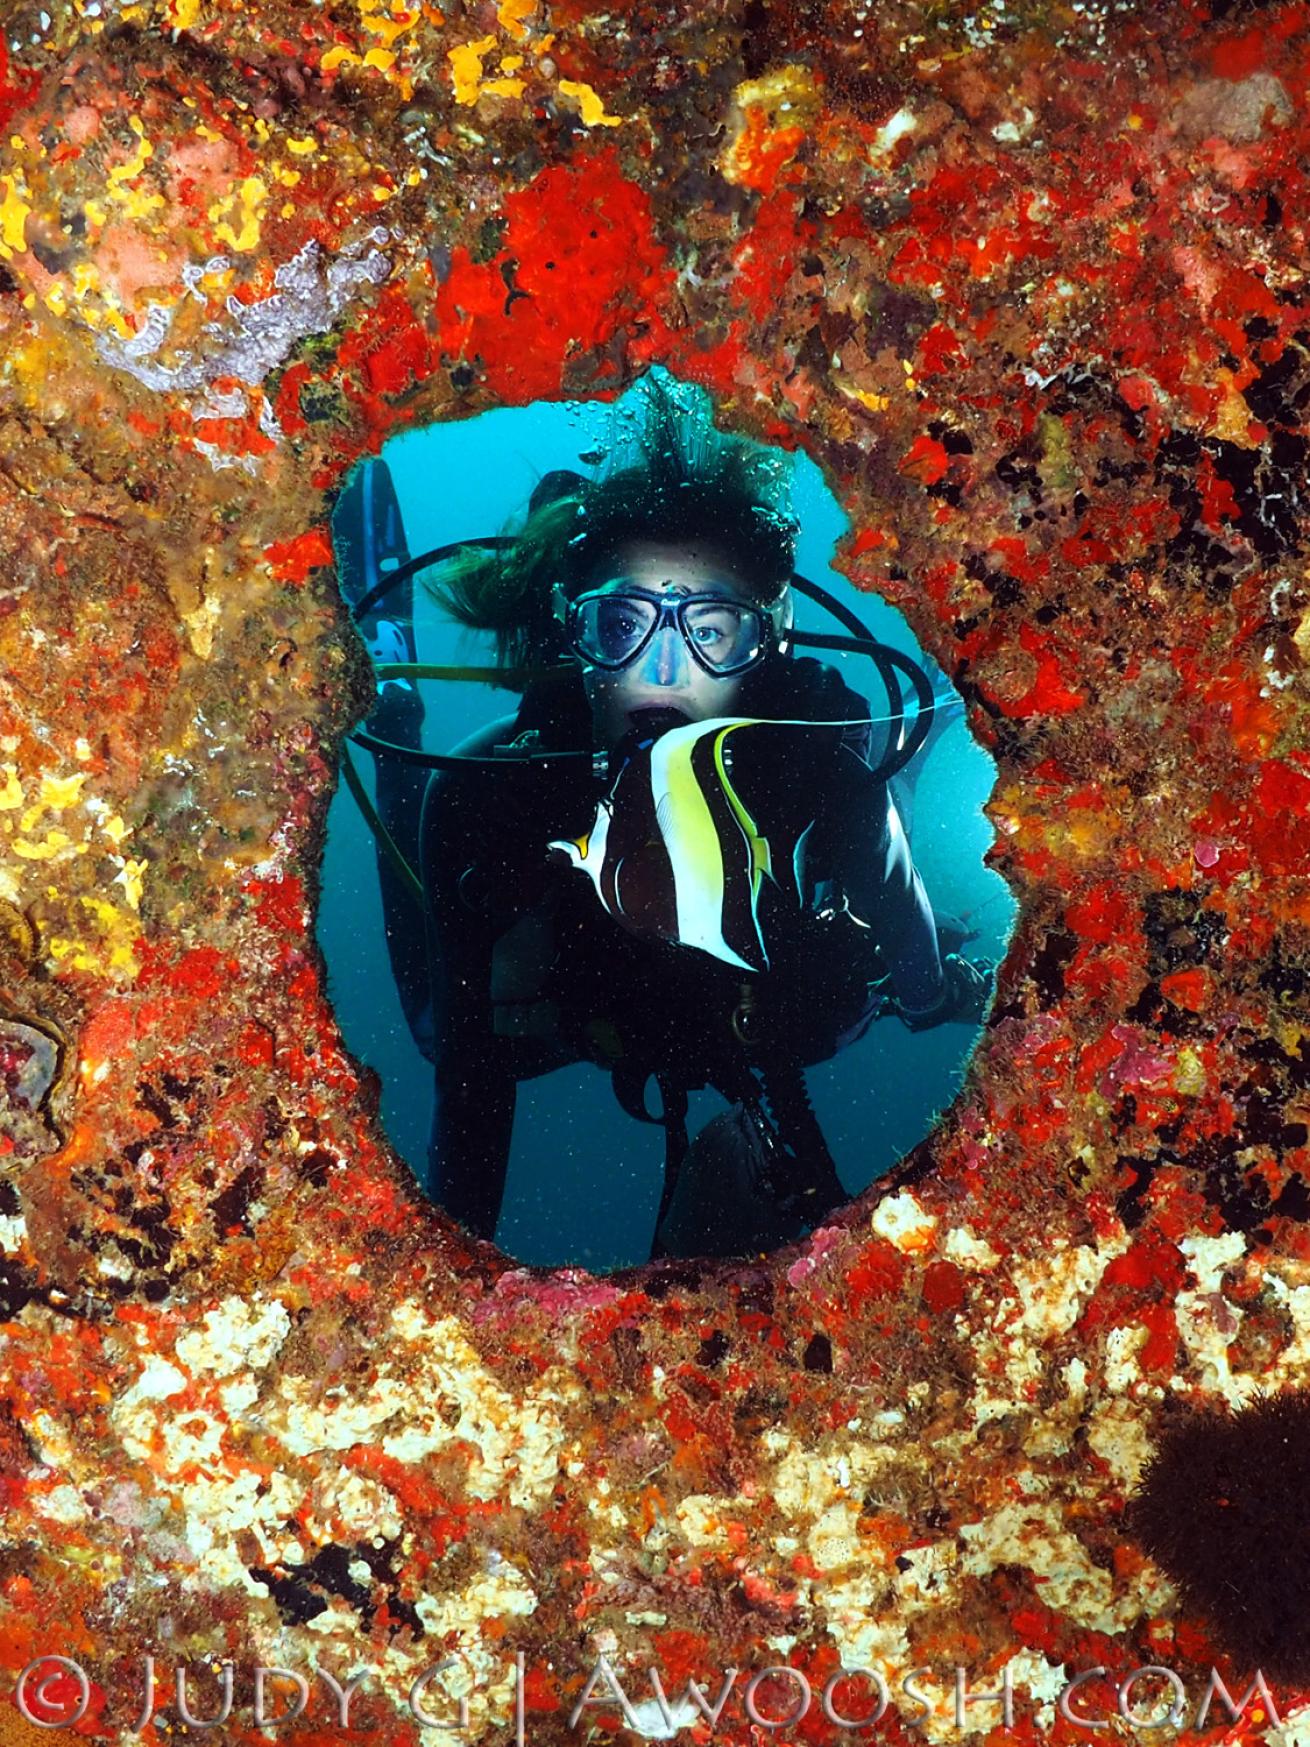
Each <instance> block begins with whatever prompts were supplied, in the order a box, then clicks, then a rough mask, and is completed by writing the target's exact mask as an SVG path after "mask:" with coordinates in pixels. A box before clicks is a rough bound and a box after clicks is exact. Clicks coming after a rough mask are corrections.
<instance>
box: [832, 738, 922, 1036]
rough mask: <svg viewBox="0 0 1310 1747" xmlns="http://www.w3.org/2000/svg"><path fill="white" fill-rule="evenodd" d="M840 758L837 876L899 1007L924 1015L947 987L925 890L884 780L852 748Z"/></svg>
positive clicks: (846, 749) (835, 833) (834, 834)
mask: <svg viewBox="0 0 1310 1747" xmlns="http://www.w3.org/2000/svg"><path fill="white" fill-rule="evenodd" d="M837 758H838V763H837V780H836V793H835V795H834V797H833V799H834V802H835V812H836V820H837V821H839V823H837V825H836V829H835V831H834V833H833V836H834V839H835V841H834V843H833V850H834V852H835V853H834V862H835V866H834V873H835V876H836V879H837V883H838V885H839V886H840V887H841V889H842V891H843V892H844V894H845V897H846V907H847V909H848V910H849V911H850V913H851V915H852V916H853V917H854V918H855V919H856V921H857V922H860V923H862V924H863V925H864V926H865V927H866V928H868V929H870V930H871V932H872V934H873V937H874V939H875V940H876V942H877V944H878V947H879V949H880V951H881V953H882V956H883V959H884V960H885V962H886V964H887V968H888V971H889V972H890V975H891V981H892V987H893V989H894V990H895V993H896V999H897V1001H898V1003H899V1005H900V1006H901V1008H902V1010H903V1011H904V1012H905V1013H906V1014H907V1015H910V1014H925V1015H926V1014H928V1013H931V1012H933V1011H934V1010H935V1008H936V1007H937V1005H938V1004H939V1003H940V1001H941V998H942V996H943V994H944V992H945V989H946V982H945V977H944V975H943V971H942V962H941V956H940V954H939V952H938V950H937V924H936V922H935V921H934V919H933V913H932V906H931V905H930V904H929V902H928V894H927V893H926V891H925V890H924V886H923V881H922V879H921V878H920V877H919V874H918V872H917V870H916V869H915V866H914V861H913V858H912V857H911V855H910V845H909V841H908V839H907V838H906V835H905V831H904V828H903V827H902V825H901V821H900V816H899V814H898V813H897V811H896V808H895V806H894V805H893V803H892V800H891V797H890V795H889V794H888V792H887V787H886V785H885V784H884V783H881V782H878V781H877V780H876V779H875V778H874V775H873V772H872V771H871V770H870V769H869V767H868V765H867V764H865V763H864V761H863V759H861V758H859V757H858V756H857V755H856V754H855V753H854V752H852V751H850V749H849V748H847V747H842V748H841V750H840V751H839V753H838V755H837Z"/></svg>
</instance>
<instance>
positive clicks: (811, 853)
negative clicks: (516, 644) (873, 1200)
mask: <svg viewBox="0 0 1310 1747" xmlns="http://www.w3.org/2000/svg"><path fill="white" fill-rule="evenodd" d="M733 713H734V714H740V715H744V716H761V717H767V718H771V719H774V720H800V721H808V722H824V721H827V722H832V721H849V720H851V719H852V718H859V717H867V716H868V714H869V710H868V706H867V703H866V702H865V700H864V699H863V698H860V697H858V696H857V695H856V694H855V693H853V692H852V691H851V690H850V689H849V688H848V687H847V686H846V685H845V684H844V683H843V681H842V680H841V678H840V677H839V675H838V674H837V673H836V672H835V671H834V670H833V669H832V668H830V667H826V666H824V665H822V664H821V663H819V662H817V661H814V660H810V659H807V658H801V659H796V658H775V659H773V660H772V661H769V662H766V663H765V664H764V665H763V666H762V667H761V668H759V669H757V670H756V671H755V672H753V673H751V674H749V675H748V676H747V677H746V679H745V680H744V681H743V683H742V687H741V690H740V691H739V693H738V695H737V697H736V699H735V702H734V708H733ZM525 737H527V738H526V740H525ZM493 739H495V740H498V741H499V742H501V743H507V742H509V741H515V742H519V743H522V744H530V745H531V746H532V747H533V748H534V749H536V750H542V751H545V750H552V749H577V748H586V747H588V746H590V744H591V719H590V713H589V709H588V705H587V702H586V699H585V696H584V694H583V691H582V686H581V681H580V678H579V677H578V676H577V675H576V674H572V673H570V674H569V675H568V676H567V677H566V678H564V679H562V680H561V681H559V682H553V683H551V684H541V685H538V686H535V687H533V688H530V689H529V691H528V692H527V693H526V694H525V696H524V698H523V702H522V705H521V707H520V710H519V712H518V715H517V717H516V718H515V720H514V722H513V725H512V726H510V727H508V728H507V729H502V731H501V733H500V734H498V735H491V736H485V735H484V736H482V737H480V740H481V744H474V743H470V744H469V745H468V746H467V747H466V750H469V751H474V750H476V751H479V752H485V751H487V750H489V745H490V741H491V740H493ZM868 741H869V736H868V731H867V729H860V728H852V729H848V730H847V731H846V732H845V734H844V736H842V743H841V744H839V745H838V744H836V743H835V737H829V743H828V748H827V753H826V756H825V759H824V762H823V764H822V767H821V769H820V771H819V774H818V775H817V776H816V775H815V774H814V773H813V772H810V773H807V774H803V775H802V774H797V773H795V772H793V773H792V774H791V775H784V776H782V777H781V778H780V781H782V782H788V783H792V784H793V785H794V786H799V785H800V784H802V783H804V784H807V785H808V786H809V787H810V788H811V789H813V790H814V791H815V792H813V793H812V794H809V795H808V796H807V801H806V804H807V806H810V805H812V811H813V817H814V828H813V830H812V832H811V834H810V837H809V838H808V839H807V841H806V847H805V880H804V888H805V895H806V902H805V903H804V905H803V906H802V907H801V908H799V909H798V908H797V907H796V905H795V904H794V902H793V904H792V905H791V908H790V911H788V910H787V909H786V907H782V908H778V907H776V906H775V909H774V911H773V912H771V915H770V921H769V926H768V928H767V930H766V941H767V943H768V947H769V957H770V969H769V970H768V971H767V972H764V973H761V974H759V975H757V976H752V977H745V976H743V974H742V973H741V972H740V971H739V970H734V969H733V968H732V967H731V966H729V965H727V964H725V963H723V962H721V961H719V960H717V959H714V958H712V957H710V956H709V955H708V954H707V953H704V952H701V951H698V950H696V949H694V948H688V947H684V946H679V945H674V944H669V943H667V942H663V941H659V940H648V939H644V938H639V937H638V936H636V935H634V934H632V933H629V932H627V931H626V930H625V929H623V928H622V927H620V926H619V925H618V923H616V922H615V921H614V920H613V919H612V918H611V917H610V916H609V915H608V914H607V912H606V911H605V910H604V909H603V907H602V905H601V903H600V902H599V899H598V897H597V893H596V890H595V888H594V886H593V885H592V883H591V881H590V879H588V878H587V877H586V876H585V875H584V874H581V873H579V872H577V871H576V870H574V869H572V868H569V867H567V866H565V865H563V863H562V861H561V860H560V859H559V858H558V857H551V856H550V855H548V853H547V850H546V845H547V844H548V843H549V842H550V841H551V840H553V839H566V838H577V837H580V836H581V835H582V834H583V833H585V832H586V831H588V830H589V828H590V827H591V825H592V822H593V820H594V817H595V812H596V805H597V799H598V796H599V794H600V792H601V787H602V785H601V783H600V782H599V781H598V779H597V777H596V776H595V775H594V773H593V771H592V767H591V763H590V761H589V760H587V759H579V760H576V761H573V762H570V763H560V764H555V765H550V766H541V765H538V766H530V765H524V764H521V763H520V764H515V763H513V762H511V761H506V763H505V765H504V767H503V768H500V769H497V770H495V771H487V770H485V769H479V768H477V767H470V769H469V770H468V771H467V772H465V771H459V772H454V773H446V772H442V773H440V774H438V775H437V776H435V777H433V778H432V780H431V781H430V782H429V784H428V786H427V791H426V796H425V799H424V803H423V811H422V823H421V851H420V862H421V871H422V878H423V885H424V890H425V895H426V913H427V924H428V927H427V947H428V954H427V957H428V972H429V977H430V991H431V1006H430V1009H429V1013H428V1014H427V1015H425V1013H424V1011H423V1009H424V1007H425V1006H426V1005H427V1004H426V1003H425V1002H423V1000H422V981H423V979H422V977H421V974H420V973H419V971H418V970H417V969H416V966H415V963H414V959H413V954H412V953H406V951H405V950H404V948H403V945H402V943H401V941H400V939H399V935H400V932H401V931H399V930H398V929H396V928H395V927H389V930H388V932H389V938H390V941H391V945H392V952H393V961H394V962H395V963H396V968H397V977H398V982H399V984H400V987H401V994H402V999H403V1000H404V1001H405V1006H406V1011H407V1015H408V1017H409V1019H410V1023H411V1026H412V1028H413V1029H414V1032H415V1036H416V1039H417V1040H418V1041H419V1044H420V1047H421V1048H424V1049H425V1052H426V1053H429V1054H430V1056H431V1057H432V1059H433V1060H434V1063H435V1070H436V1094H437V1101H436V1113H435V1118H434V1122H433V1130H432V1144H431V1151H430V1164H431V1180H430V1183H429V1190H430V1192H431V1193H432V1195H433V1197H434V1199H435V1200H437V1201H438V1202H439V1203H440V1204H441V1205H442V1206H443V1207H445V1208H446V1210H447V1211H448V1212H449V1213H451V1214H452V1215H453V1216H454V1217H455V1218H457V1219H458V1220H460V1221H461V1223H463V1224H464V1225H465V1226H466V1228H467V1229H468V1230H470V1231H472V1232H474V1233H476V1234H478V1235H481V1236H484V1237H488V1238H490V1237H493V1236H494V1234H495V1228H496V1222H497V1219H498V1216H499V1212H500V1206H501V1201H502V1198H503V1195H504V1186H505V1173H506V1168H507V1165H508V1160H509V1151H510V1138H511V1133H512V1128H513V1122H514V1105H515V1093H516V1087H517V1084H518V1082H519V1081H520V1080H522V1079H528V1078H532V1077H534V1076H536V1075H538V1074H543V1073H548V1072H551V1071H553V1070H554V1069H555V1068H558V1067H563V1066H565V1065H566V1064H568V1063H569V1062H573V1061H578V1060H590V1061H594V1062H597V1063H598V1064H600V1065H601V1066H603V1067H604V1068H606V1069H607V1070H609V1071H611V1072H612V1073H614V1075H615V1086H616V1090H618V1089H621V1088H622V1087H625V1086H626V1088H627V1091H628V1098H629V1108H633V1106H634V1104H635V1102H636V1101H637V1100H642V1101H643V1102H644V1099H643V1097H642V1087H643V1086H644V1085H645V1082H646V1080H647V1079H648V1078H649V1077H650V1076H651V1075H657V1076H660V1083H661V1086H662V1088H663V1089H664V1090H665V1093H666V1096H667V1093H668V1088H669V1087H670V1086H673V1087H675V1088H676V1087H678V1086H679V1085H681V1086H683V1087H695V1086H699V1085H703V1084H710V1085H713V1086H715V1087H716V1088H717V1089H719V1090H720V1091H723V1092H724V1093H725V1095H726V1096H728V1097H729V1098H730V1099H731V1098H732V1097H734V1096H735V1091H734V1088H735V1087H738V1086H740V1085H742V1084H743V1080H742V1076H743V1074H745V1073H748V1072H750V1071H751V1068H752V1066H760V1064H761V1063H763V1062H765V1061H768V1060H773V1061H774V1062H775V1065H776V1063H777V1062H779V1061H781V1060H782V1059H783V1058H784V1057H785V1058H786V1061H787V1062H788V1063H789V1064H790V1065H791V1066H792V1067H795V1066H798V1065H802V1064H804V1063H806V1062H813V1061H819V1060H823V1059H825V1058H826V1057H828V1056H830V1055H831V1054H833V1053H834V1051H835V1050H836V1049H838V1048H841V1047H842V1046H843V1045H844V1044H846V1043H848V1042H850V1041H851V1040H852V1039H853V1038H855V1037H857V1036H859V1035H861V1034H862V1032H863V1031H864V1030H865V1029H867V1027H868V1025H869V1023H871V1020H872V1017H873V1015H874V1013H875V1012H876V1011H877V1009H878V1006H879V1005H880V1000H881V996H880V993H879V991H878V990H877V989H876V988H875V987H874V986H873V984H874V982H875V980H876V978H877V977H878V976H879V975H880V974H884V975H885V976H886V977H887V978H888V982H889V987H890V991H891V992H894V993H895V994H896V995H897V996H899V997H900V998H901V999H902V1000H904V1001H906V1002H907V1003H908V1004H910V1005H912V1006H922V1005H925V1004H927V1003H928V1001H929V1000H930V999H931V998H932V996H933V994H934V993H935V990H936V989H937V988H938V987H940V979H941V973H940V969H939V965H938V955H937V937H936V930H935V926H934V922H933V917H932V912H931V909H930V908H929V905H928V901H927V898H926V896H925V894H924V891H923V886H922V883H921V882H920V880H919V878H918V876H917V875H916V874H915V873H914V869H913V865H912V863H911V861H910V857H909V851H908V847H907V845H906V843H905V839H904V835H903V833H902V831H901V828H900V824H899V821H898V819H897V816H896V812H895V809H894V807H893V806H892V805H891V802H890V800H889V798H888V794H887V790H886V787H885V785H883V784H882V783H879V782H878V781H876V779H875V778H874V775H873V772H872V771H871V770H870V769H869V766H868V764H867V763H866V762H865V759H864V755H865V754H866V753H867V749H868ZM380 798H382V797H380ZM383 807H384V813H385V812H386V811H387V810H388V809H387V808H386V804H385V800H383ZM845 899H849V900H850V909H851V910H852V911H854V912H855V913H856V914H857V915H858V916H859V917H860V919H861V920H860V922H858V923H857V922H856V921H854V920H852V917H851V915H850V914H847V913H846V912H845V906H844V900H845ZM734 1020H735V1021H736V1023H735V1024H734ZM743 1035H745V1037H746V1038H747V1040H748V1041H747V1042H745V1043H743V1041H742V1037H743Z"/></svg>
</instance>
